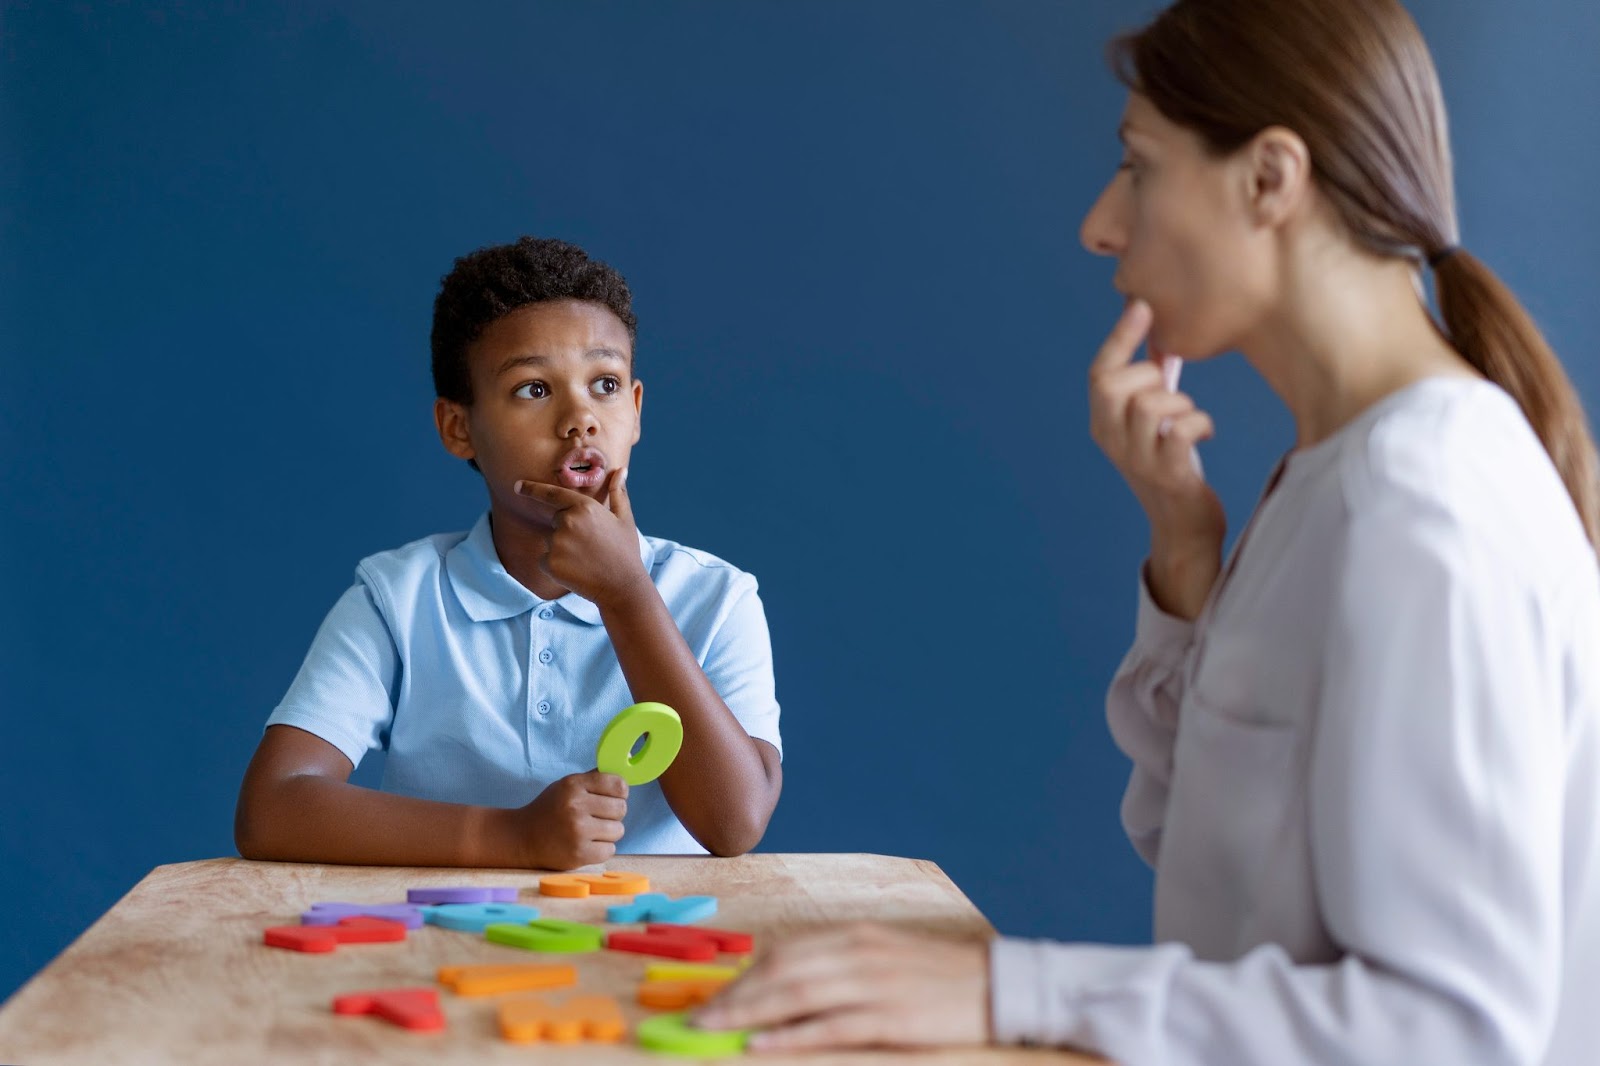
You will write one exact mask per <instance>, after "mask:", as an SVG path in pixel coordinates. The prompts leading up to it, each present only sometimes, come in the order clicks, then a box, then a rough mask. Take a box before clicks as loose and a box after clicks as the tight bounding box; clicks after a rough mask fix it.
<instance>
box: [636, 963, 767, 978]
mask: <svg viewBox="0 0 1600 1066" xmlns="http://www.w3.org/2000/svg"><path fill="white" fill-rule="evenodd" d="M749 965H750V960H749V959H740V960H739V965H737V966H708V965H705V964H704V963H695V962H652V963H651V964H650V965H649V966H646V967H645V968H644V979H645V980H646V981H699V980H702V979H709V978H719V979H721V980H724V981H731V980H733V979H734V978H735V977H738V976H739V975H740V974H741V973H743V972H744V971H745V969H746V968H747V967H748V966H749Z"/></svg>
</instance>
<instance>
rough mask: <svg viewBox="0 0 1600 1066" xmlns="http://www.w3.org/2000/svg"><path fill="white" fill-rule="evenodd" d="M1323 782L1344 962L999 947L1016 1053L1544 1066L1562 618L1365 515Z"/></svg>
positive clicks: (1426, 526)
mask: <svg viewBox="0 0 1600 1066" xmlns="http://www.w3.org/2000/svg"><path fill="white" fill-rule="evenodd" d="M1344 551H1345V553H1346V558H1345V559H1343V560H1342V561H1341V565H1340V566H1339V568H1338V570H1339V572H1340V573H1342V574H1344V575H1345V579H1344V581H1343V584H1342V586H1341V587H1340V588H1339V589H1338V591H1337V595H1336V597H1335V602H1334V603H1333V604H1331V626H1330V633H1329V641H1328V646H1327V649H1326V657H1325V665H1326V677H1325V682H1324V687H1323V691H1322V694H1321V698H1320V701H1319V707H1318V720H1317V725H1316V728H1315V733H1314V735H1313V737H1312V743H1313V749H1312V754H1311V761H1310V766H1309V774H1310V780H1309V787H1310V804H1311V809H1310V828H1309V831H1310V834H1311V853H1312V863H1313V867H1314V870H1313V874H1314V878H1315V886H1316V896H1317V903H1318V905H1319V906H1320V908H1321V917H1322V920H1323V922H1324V923H1325V926H1326V928H1327V930H1328V933H1329V935H1330V936H1331V938H1332V939H1333V941H1334V942H1335V943H1336V944H1337V945H1339V947H1340V948H1341V949H1342V950H1343V952H1344V954H1343V956H1342V957H1341V958H1339V959H1338V960H1337V961H1335V962H1332V963H1329V964H1326V965H1300V964H1297V963H1295V962H1294V961H1293V960H1292V959H1290V958H1289V957H1288V956H1287V954H1286V953H1285V952H1284V951H1283V949H1282V948H1280V947H1277V946H1275V945H1263V946H1261V947H1258V948H1256V949H1254V950H1252V951H1250V952H1248V953H1247V954H1245V955H1244V956H1243V957H1241V958H1239V959H1237V960H1235V961H1232V962H1225V963H1223V962H1202V961H1198V960H1196V959H1194V958H1193V957H1192V956H1191V955H1190V953H1189V951H1188V949H1186V948H1184V947H1183V946H1181V945H1177V944H1166V945H1161V946H1157V947H1155V948H1105V947H1095V946H1087V945H1085V946H1079V945H1065V944H1049V943H1037V942H1025V941H999V942H997V943H996V945H995V948H994V951H993V953H992V956H991V959H992V961H991V970H992V976H993V982H992V988H993V1011H994V1024H995V1029H996V1033H997V1036H998V1037H1000V1038H1001V1039H1002V1040H1007V1041H1019V1042H1040V1043H1052V1044H1064V1045H1072V1046H1077V1047H1083V1048H1087V1049H1089V1050H1093V1051H1097V1052H1100V1053H1103V1054H1106V1055H1108V1056H1110V1057H1111V1058H1112V1059H1114V1060H1116V1061H1119V1062H1124V1063H1145V1062H1150V1063H1170V1064H1174V1066H1188V1064H1193V1066H1199V1064H1201V1063H1219V1062H1226V1063H1230V1064H1235V1066H1276V1064H1281V1063H1289V1062H1326V1063H1368V1062H1419V1063H1420V1062H1429V1063H1446V1062H1447V1063H1451V1064H1453V1066H1512V1064H1517V1066H1532V1064H1537V1063H1539V1062H1540V1061H1541V1059H1542V1057H1543V1054H1544V1050H1545V1046H1546V1044H1547V1042H1548V1041H1549V1039H1550V1034H1551V1032H1552V1029H1553V1026H1554V1019H1555V1014H1556V1010H1557V1006H1558V1002H1559V996H1560V981H1561V960H1562V945H1561V936H1562V933H1561V930H1562V916H1561V898H1562V897H1561V869H1562V851H1561V832H1562V794H1563V780H1562V778H1563V775H1562V766H1563V759H1562V745H1563V725H1562V715H1563V700H1562V697H1561V693H1560V689H1559V685H1560V683H1561V682H1560V673H1561V671H1560V669H1559V665H1558V664H1559V663H1560V661H1561V660H1560V647H1561V633H1562V632H1563V631H1564V623H1563V620H1562V619H1561V618H1560V617H1558V616H1557V612H1556V610H1555V608H1554V607H1553V606H1552V602H1551V601H1552V598H1553V597H1552V594H1550V593H1548V592H1545V593H1540V592H1539V591H1538V590H1536V589H1533V588H1531V587H1530V583H1529V582H1528V581H1526V580H1525V579H1523V578H1522V577H1520V576H1519V575H1520V574H1521V573H1522V572H1523V570H1522V568H1520V567H1518V566H1516V565H1515V563H1514V561H1513V560H1508V559H1506V558H1504V557H1503V556H1500V555H1496V553H1495V552H1494V551H1492V550H1491V549H1489V548H1488V547H1486V546H1485V545H1483V544H1482V543H1479V542H1475V541H1474V540H1473V538H1472V537H1471V536H1470V535H1469V534H1468V533H1467V532H1466V531H1464V530H1462V529H1461V528H1459V526H1457V525H1454V524H1453V522H1452V520H1451V519H1450V518H1449V516H1448V515H1445V514H1443V513H1439V514H1437V515H1428V514H1423V515H1420V516H1419V515H1418V514H1417V513H1415V512H1414V511H1413V512H1412V513H1403V512H1402V509H1400V508H1398V507H1394V508H1389V509H1388V510H1387V511H1384V510H1382V509H1380V510H1379V512H1378V513H1375V514H1370V513H1369V514H1367V515H1363V516H1362V517H1360V518H1359V519H1358V521H1357V523H1356V525H1355V527H1354V529H1353V531H1352V533H1351V536H1350V538H1349V540H1348V542H1347V544H1346V547H1345V549H1344Z"/></svg>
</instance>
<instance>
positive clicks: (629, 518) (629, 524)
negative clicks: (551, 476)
mask: <svg viewBox="0 0 1600 1066" xmlns="http://www.w3.org/2000/svg"><path fill="white" fill-rule="evenodd" d="M627 474H628V472H627V471H626V470H613V471H612V472H611V476H610V478H609V479H608V481H607V483H606V502H605V503H600V502H599V501H598V500H595V499H593V498H591V497H589V496H585V495H584V494H583V493H581V492H578V491H576V490H574V489H569V488H566V487H564V486H562V485H546V484H544V483H543V482H538V481H519V482H517V484H516V489H515V491H516V492H517V493H518V494H519V495H522V496H526V497H528V498H529V499H533V500H538V501H540V502H542V503H544V504H547V505H548V506H550V507H551V508H553V509H554V510H555V514H554V515H553V516H552V518H551V529H550V530H549V531H548V532H546V533H545V543H546V545H548V548H549V551H548V553H547V554H546V555H545V557H544V558H543V559H541V560H540V561H539V566H540V567H541V568H542V569H543V570H544V572H545V573H547V574H549V575H550V576H551V577H552V578H554V579H555V580H556V581H558V582H560V583H561V585H562V586H564V587H566V588H569V589H571V590H572V591H573V592H576V593H577V594H578V595H580V596H582V597H583V598H584V599H586V600H588V601H590V602H591V603H594V604H596V605H599V606H604V605H606V604H607V603H612V602H615V601H616V600H618V599H620V598H622V597H623V596H626V595H627V594H628V592H630V591H631V590H632V589H635V588H637V587H638V584H639V582H641V581H643V582H649V580H650V575H649V574H647V573H645V569H644V563H643V561H642V560H641V559H640V558H639V528H638V526H636V525H635V524H634V521H633V505H632V503H631V502H630V501H629V499H628V485H627Z"/></svg>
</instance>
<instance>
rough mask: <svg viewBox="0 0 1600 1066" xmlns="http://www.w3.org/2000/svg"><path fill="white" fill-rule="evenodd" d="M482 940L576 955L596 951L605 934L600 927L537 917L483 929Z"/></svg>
mask: <svg viewBox="0 0 1600 1066" xmlns="http://www.w3.org/2000/svg"><path fill="white" fill-rule="evenodd" d="M483 935H484V937H485V939H488V940H491V941H493V942H494V943H496V944H508V945H510V946H511V947H514V948H526V949H527V950H528V951H559V952H568V953H572V954H576V953H577V952H580V951H599V950H600V945H601V944H602V943H604V941H605V933H604V932H602V931H601V929H600V927H599V926H594V925H584V924H583V923H582V922H564V921H562V920H561V919H559V918H537V919H535V920H534V921H531V922H528V923H527V924H526V925H513V924H509V923H507V924H499V925H491V926H488V927H486V928H485V929H484V931H483Z"/></svg>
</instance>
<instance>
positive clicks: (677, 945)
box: [606, 927, 717, 962]
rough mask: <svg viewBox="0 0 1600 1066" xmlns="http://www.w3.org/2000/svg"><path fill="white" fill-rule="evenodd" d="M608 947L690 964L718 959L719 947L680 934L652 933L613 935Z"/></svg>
mask: <svg viewBox="0 0 1600 1066" xmlns="http://www.w3.org/2000/svg"><path fill="white" fill-rule="evenodd" d="M606 947H608V948H610V949H611V950H612V951H631V952H633V953H634V954H636V955H659V956H660V957H661V958H664V959H685V960H687V961H689V962H710V961H711V960H712V959H714V958H716V957H717V946H716V944H715V943H713V942H712V941H710V940H703V939H700V938H699V937H692V936H683V935H682V934H679V933H658V932H651V930H650V929H649V928H648V927H647V928H646V929H645V931H644V932H642V933H612V934H611V935H610V936H608V937H606Z"/></svg>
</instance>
